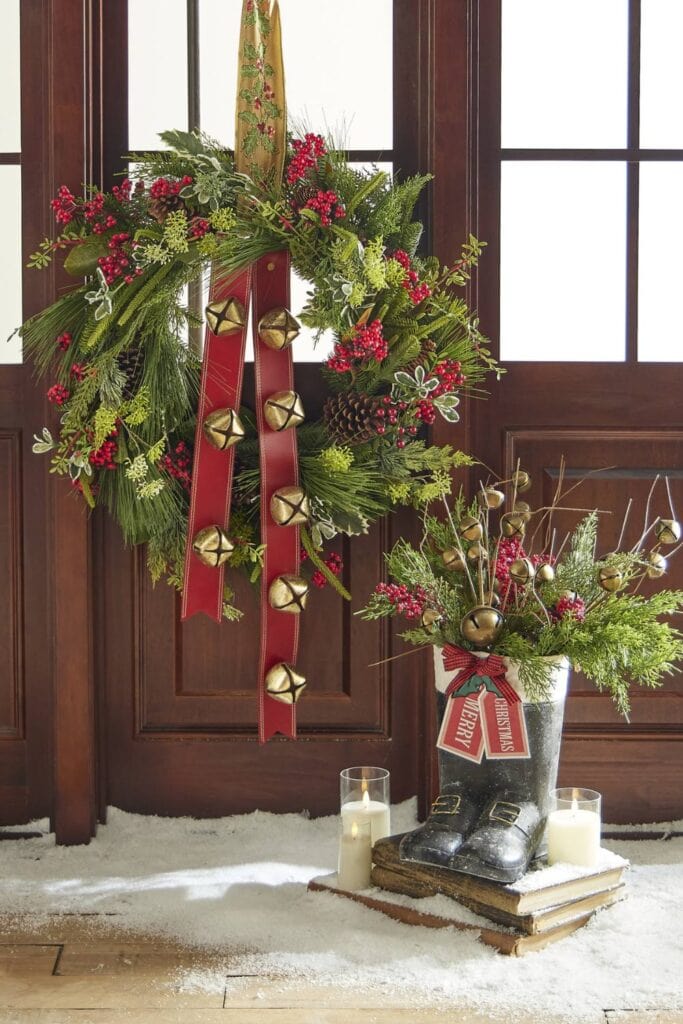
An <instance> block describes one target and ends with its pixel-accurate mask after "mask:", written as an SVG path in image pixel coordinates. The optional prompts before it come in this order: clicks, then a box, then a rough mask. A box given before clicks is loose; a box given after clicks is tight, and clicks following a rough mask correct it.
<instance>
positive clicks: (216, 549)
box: [192, 526, 235, 569]
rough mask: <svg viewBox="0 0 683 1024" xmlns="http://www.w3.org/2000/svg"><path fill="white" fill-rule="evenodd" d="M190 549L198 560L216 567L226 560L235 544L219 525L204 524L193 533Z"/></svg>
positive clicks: (210, 566) (212, 567)
mask: <svg viewBox="0 0 683 1024" xmlns="http://www.w3.org/2000/svg"><path fill="white" fill-rule="evenodd" d="M192 550H193V552H194V553H195V555H196V556H197V558H198V559H199V561H200V562H202V563H203V564H204V565H208V566H209V568H211V569H217V568H218V566H219V565H224V564H225V562H227V560H228V559H229V558H230V555H231V554H232V553H233V551H234V550H235V545H234V544H233V542H232V541H231V540H230V538H229V537H228V535H227V534H226V533H225V531H224V530H221V528H220V526H205V527H204V529H203V530H199V531H198V533H196V534H195V535H194V539H193V541H192Z"/></svg>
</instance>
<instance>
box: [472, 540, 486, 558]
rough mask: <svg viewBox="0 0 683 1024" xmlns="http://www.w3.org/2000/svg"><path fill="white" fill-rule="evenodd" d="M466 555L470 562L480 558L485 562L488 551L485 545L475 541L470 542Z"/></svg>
mask: <svg viewBox="0 0 683 1024" xmlns="http://www.w3.org/2000/svg"><path fill="white" fill-rule="evenodd" d="M467 557H468V558H469V560H470V562H478V561H479V560H480V559H481V561H482V562H485V561H486V559H487V558H488V557H489V553H488V550H487V549H486V547H485V546H484V545H483V544H480V543H479V541H477V542H476V544H472V545H471V547H469V548H468V549H467Z"/></svg>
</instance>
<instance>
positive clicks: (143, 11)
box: [128, 0, 187, 150]
mask: <svg viewBox="0 0 683 1024" xmlns="http://www.w3.org/2000/svg"><path fill="white" fill-rule="evenodd" d="M186 8H187V4H186V2H185V0H128V123H129V127H128V145H129V147H130V148H131V149H142V150H149V149H159V148H160V145H161V143H160V141H159V132H161V131H164V130H165V129H167V128H186V127H187V12H186Z"/></svg>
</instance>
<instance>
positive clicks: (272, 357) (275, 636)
mask: <svg viewBox="0 0 683 1024" xmlns="http://www.w3.org/2000/svg"><path fill="white" fill-rule="evenodd" d="M289 287H290V273H289V253H287V252H275V253H269V254H267V255H266V256H263V257H261V258H260V259H259V260H258V261H257V262H256V263H255V264H254V265H253V266H252V267H249V268H248V269H247V270H245V271H243V272H242V273H240V275H239V276H238V277H237V278H235V277H232V278H214V279H212V282H211V289H210V300H209V301H210V302H212V303H213V302H220V301H221V300H224V299H229V298H236V299H238V300H239V301H240V302H241V303H242V305H243V306H244V308H245V311H248V309H249V304H250V301H251V299H252V289H253V311H252V320H253V331H254V362H255V373H256V415H257V425H258V434H259V445H260V466H261V542H262V543H263V544H265V545H266V549H265V556H264V566H263V572H262V577H261V579H262V585H261V649H260V657H259V679H258V687H259V690H258V694H259V701H258V706H259V740H260V742H261V743H264V742H265V741H266V740H268V739H270V737H271V736H273V735H274V734H275V733H278V732H279V733H282V734H283V735H285V736H289V737H291V738H294V737H295V736H296V713H295V708H294V705H290V704H285V703H283V702H282V701H277V700H275V699H273V698H272V697H270V696H269V695H268V694H267V693H266V691H265V682H264V680H265V673H266V672H267V671H268V670H269V669H270V668H272V666H273V665H275V664H277V662H281V661H282V662H288V663H290V664H294V663H295V662H296V655H297V648H298V641H299V621H298V616H297V615H291V614H288V613H284V612H280V611H276V610H274V609H272V608H271V607H270V604H269V602H268V588H269V586H270V583H271V582H272V580H273V579H274V578H275V577H276V576H279V575H281V574H282V573H292V574H297V573H298V570H299V530H298V527H296V526H278V525H276V524H275V523H274V522H273V520H272V517H271V515H270V498H271V495H272V494H273V492H274V491H275V490H277V489H278V488H279V487H282V486H287V485H290V484H296V483H298V463H297V443H296V431H295V430H294V429H291V430H283V431H276V430H272V429H271V428H270V427H269V426H268V424H267V423H266V422H265V419H264V416H263V404H264V402H265V400H266V399H267V398H268V396H269V395H271V394H273V393H274V392H275V391H286V390H292V389H293V377H294V371H293V362H292V353H291V349H285V350H280V351H275V350H273V349H270V348H269V347H268V346H267V345H265V344H264V343H263V342H262V341H261V339H260V337H259V334H258V324H259V320H260V319H261V317H262V316H263V315H264V314H265V313H268V312H270V310H272V309H274V308H276V307H284V308H285V309H288V308H289V298H290V296H289ZM246 331H247V328H246V325H245V326H244V327H243V328H241V329H240V330H235V331H234V332H231V333H229V334H224V335H222V336H218V335H215V334H214V333H213V332H212V331H211V330H210V329H209V327H208V325H207V328H206V333H205V342H204V360H203V366H202V380H201V390H200V397H199V408H198V411H197V428H196V433H195V450H194V469H193V479H192V497H191V503H190V515H189V520H188V533H187V544H186V549H185V583H184V588H183V602H182V618H183V619H187V618H190V616H192V615H195V614H196V613H197V612H204V613H205V614H206V615H209V616H210V617H211V618H213V619H215V621H216V622H220V621H221V618H222V605H223V567H222V566H221V567H220V568H217V569H216V568H212V567H209V566H205V565H203V564H202V563H201V562H200V561H199V559H198V558H196V557H195V556H194V554H193V551H192V541H193V539H194V537H195V536H196V534H197V532H198V531H199V530H201V529H202V528H203V527H205V526H214V525H215V526H221V527H222V528H223V529H225V530H226V531H227V528H228V526H229V522H230V501H231V495H232V475H233V467H234V460H235V452H234V446H233V447H231V448H228V449H227V450H226V451H218V450H217V449H216V448H214V447H213V446H212V445H211V444H210V443H209V442H208V441H207V439H206V437H205V436H204V430H203V423H204V420H205V419H206V416H207V415H208V414H209V413H210V412H212V410H214V409H219V408H229V409H235V410H239V407H240V404H241V392H242V377H243V373H244V351H245V341H246Z"/></svg>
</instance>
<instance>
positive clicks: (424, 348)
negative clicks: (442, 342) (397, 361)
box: [401, 338, 436, 373]
mask: <svg viewBox="0 0 683 1024" xmlns="http://www.w3.org/2000/svg"><path fill="white" fill-rule="evenodd" d="M435 352H436V342H434V341H432V339H431V338H423V339H422V341H421V342H420V352H419V355H416V356H415V358H414V359H411V360H410V362H409V363H406V365H405V366H402V367H401V369H402V370H405V372H406V373H415V371H416V370H417V368H418V366H425V365H426V363H427V362H428V360H429V357H430V356H432V355H433V354H434V353H435Z"/></svg>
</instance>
